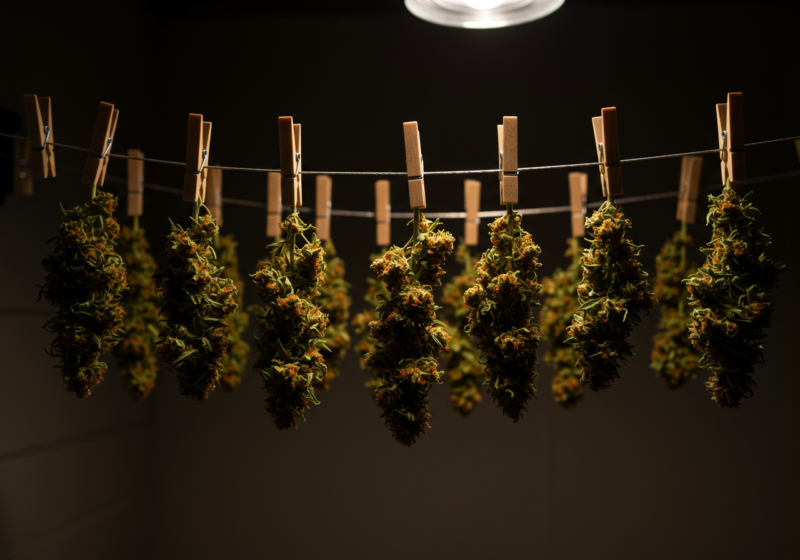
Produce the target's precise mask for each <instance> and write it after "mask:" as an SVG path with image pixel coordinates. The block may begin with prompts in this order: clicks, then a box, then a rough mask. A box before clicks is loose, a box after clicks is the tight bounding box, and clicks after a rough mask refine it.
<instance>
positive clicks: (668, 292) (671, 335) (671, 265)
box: [650, 231, 698, 389]
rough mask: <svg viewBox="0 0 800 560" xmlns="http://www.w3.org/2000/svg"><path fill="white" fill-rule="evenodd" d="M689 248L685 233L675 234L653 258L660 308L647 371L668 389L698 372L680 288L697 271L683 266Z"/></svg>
mask: <svg viewBox="0 0 800 560" xmlns="http://www.w3.org/2000/svg"><path fill="white" fill-rule="evenodd" d="M691 247H692V238H691V237H690V236H688V235H687V234H686V233H685V232H684V231H676V232H675V233H674V234H673V235H672V237H671V238H670V239H667V242H666V243H664V246H663V247H662V248H661V252H660V253H659V254H658V256H657V257H656V283H655V286H654V288H653V289H654V291H655V294H656V297H657V298H658V302H659V303H660V304H661V305H660V307H661V319H660V321H659V323H658V331H657V332H656V335H655V337H653V353H652V354H651V360H652V361H651V362H650V367H651V368H653V369H654V370H655V371H656V375H658V377H660V378H662V379H663V380H664V381H666V383H667V386H668V387H669V388H670V389H675V388H677V387H680V386H681V385H683V384H684V383H685V382H686V381H687V380H689V379H692V378H694V377H695V371H696V370H697V362H698V359H697V355H696V354H695V351H694V349H693V348H692V343H691V341H690V340H689V337H687V336H686V327H687V325H688V324H689V323H691V322H692V319H691V317H690V314H689V308H688V306H687V305H685V303H686V300H687V295H688V294H687V292H686V286H684V285H683V279H684V278H687V277H688V276H689V275H691V274H694V272H695V271H696V270H697V266H695V265H694V263H690V264H687V262H686V252H687V251H688V250H689V249H691Z"/></svg>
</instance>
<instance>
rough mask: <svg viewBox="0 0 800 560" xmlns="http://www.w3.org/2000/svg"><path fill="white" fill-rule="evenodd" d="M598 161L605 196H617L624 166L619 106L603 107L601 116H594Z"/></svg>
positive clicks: (619, 192)
mask: <svg viewBox="0 0 800 560" xmlns="http://www.w3.org/2000/svg"><path fill="white" fill-rule="evenodd" d="M592 128H594V142H595V146H596V147H597V161H599V162H600V183H601V184H602V187H603V196H617V195H621V194H623V193H624V191H623V189H622V167H621V165H620V155H619V154H620V152H619V133H618V128H617V108H616V107H608V108H605V109H603V111H602V112H601V116H599V117H593V118H592Z"/></svg>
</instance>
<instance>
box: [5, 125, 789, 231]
mask: <svg viewBox="0 0 800 560" xmlns="http://www.w3.org/2000/svg"><path fill="white" fill-rule="evenodd" d="M0 136H2V137H6V138H14V139H20V140H27V138H26V137H24V136H19V135H16V134H7V133H0ZM798 139H800V136H792V137H789V138H778V139H774V140H762V141H760V142H750V143H748V144H745V146H746V147H753V146H761V145H765V144H774V143H777V142H789V141H793V140H798ZM48 144H50V145H53V146H55V147H58V148H64V149H67V150H75V151H80V152H87V153H88V152H89V150H88V149H87V148H81V147H79V146H71V145H68V144H61V143H58V142H48ZM721 151H722V150H720V149H713V150H700V151H694V152H683V153H679V154H667V155H660V156H647V157H641V158H630V159H623V160H620V161H621V163H638V162H642V161H653V160H659V159H673V158H679V157H683V156H688V155H703V154H715V153H719V152H721ZM2 155H3V156H6V157H11V156H10V155H8V154H2ZM108 155H109V157H116V158H121V159H134V160H141V161H145V162H150V163H160V164H165V165H175V166H181V167H185V165H186V164H185V163H184V162H176V161H168V160H161V159H155V158H139V157H134V156H127V155H122V154H113V153H109V154H108ZM598 165H599V163H598V162H592V163H573V164H566V165H549V166H538V167H520V168H519V171H520V172H523V171H541V170H552V169H577V168H582V167H596V166H598ZM206 168H207V169H223V170H230V171H253V172H259V173H280V169H260V168H250V167H228V166H212V165H208V166H206ZM58 169H60V170H62V171H66V172H68V173H76V174H82V170H80V169H77V168H74V167H69V166H63V165H59V166H58ZM499 171H500V170H499V169H482V170H465V171H427V172H425V175H471V174H485V173H499ZM301 174H304V175H366V176H387V175H403V176H405V175H407V173H406V172H404V171H386V172H378V171H363V172H362V171H301ZM799 175H800V171H792V172H788V173H779V174H775V175H768V176H765V177H758V178H756V179H749V180H748V181H746V183H745V184H756V183H764V182H769V181H777V180H780V179H785V178H791V177H796V176H799ZM106 181H109V182H112V183H117V184H127V180H126V179H122V178H119V177H113V176H106ZM143 186H144V188H145V189H148V190H153V191H160V192H167V193H172V194H178V195H183V190H182V189H178V188H175V187H167V186H164V185H157V184H155V183H148V182H144V184H143ZM715 188H719V185H709V186H705V187H701V191H710V190H713V189H715ZM677 196H678V191H677V190H674V191H666V192H661V193H654V194H647V195H640V196H629V197H620V198H617V201H618V202H619V203H620V204H626V203H627V204H630V203H635V202H645V201H649V200H658V199H665V198H675V197H677ZM222 202H223V204H230V205H236V206H249V207H253V208H262V209H264V208H266V203H264V202H259V201H255V200H245V199H239V198H230V197H223V198H222ZM601 205H602V201H599V202H591V203H588V204H587V205H586V207H587V208H599V207H600V206H601ZM298 210H299V211H300V212H311V209H310V208H307V207H300V208H298ZM570 211H571V207H570V206H569V205H565V206H547V207H539V208H520V209H518V210H517V212H518V213H519V214H522V215H538V214H555V213H561V212H570ZM330 213H331V215H332V216H346V217H355V218H373V219H374V218H375V212H372V211H368V210H363V211H362V210H340V209H333V208H332V209H331V210H330ZM504 213H505V210H500V209H498V210H485V211H481V212H478V217H479V218H493V217H497V216H501V215H503V214H504ZM426 216H429V217H430V218H441V219H459V218H466V212H430V213H426ZM390 217H391V218H398V219H411V218H412V217H413V213H412V212H391V213H390Z"/></svg>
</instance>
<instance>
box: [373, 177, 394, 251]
mask: <svg viewBox="0 0 800 560" xmlns="http://www.w3.org/2000/svg"><path fill="white" fill-rule="evenodd" d="M390 194H391V191H390V185H389V181H387V180H385V179H383V180H381V181H375V244H376V245H377V246H378V247H388V246H389V245H391V244H392V222H391V219H392V217H391V216H392V198H391V196H390Z"/></svg>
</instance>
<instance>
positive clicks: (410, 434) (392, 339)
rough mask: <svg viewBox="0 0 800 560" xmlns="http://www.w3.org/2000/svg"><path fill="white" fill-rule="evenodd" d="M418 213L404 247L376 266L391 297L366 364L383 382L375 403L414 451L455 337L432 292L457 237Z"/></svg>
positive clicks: (375, 324) (373, 331)
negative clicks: (444, 355) (440, 357)
mask: <svg viewBox="0 0 800 560" xmlns="http://www.w3.org/2000/svg"><path fill="white" fill-rule="evenodd" d="M438 225H439V222H438V220H437V221H436V222H433V223H431V222H429V221H428V220H426V219H425V217H424V216H422V213H421V212H420V210H419V209H415V210H414V233H413V234H412V237H411V239H410V240H409V242H408V243H407V244H406V246H405V247H403V248H400V247H396V246H395V247H391V248H390V249H389V250H388V251H386V253H384V255H383V256H382V257H381V258H378V259H376V260H375V262H373V263H372V267H371V268H372V270H373V271H375V273H376V274H377V276H378V280H380V281H381V282H383V283H384V284H385V285H386V289H387V290H388V292H389V293H388V296H386V297H382V298H381V300H382V301H381V304H380V305H379V306H378V308H377V309H376V313H377V315H378V319H377V320H375V321H372V322H371V323H370V335H371V336H372V338H373V339H375V346H374V347H373V348H372V349H371V350H370V351H369V352H368V353H367V355H366V358H365V362H366V364H367V365H368V366H369V367H371V368H372V371H373V372H374V373H375V376H376V377H377V378H378V386H377V389H376V390H375V400H376V402H377V403H378V406H380V407H381V409H383V415H382V417H383V418H384V419H385V421H386V427H388V428H389V429H390V430H391V431H392V435H393V436H394V438H395V439H396V440H397V441H398V442H399V443H401V444H403V445H406V446H411V445H412V444H413V443H414V442H415V441H416V440H417V438H418V437H419V436H420V435H422V434H423V433H424V432H425V428H429V427H430V424H429V423H428V419H429V418H430V414H429V413H428V391H430V388H431V386H432V385H433V384H434V383H441V377H442V373H443V372H441V371H437V368H438V365H439V364H438V361H437V359H436V356H437V354H438V353H439V352H442V351H445V352H446V351H447V350H448V346H447V341H448V339H449V338H450V337H449V336H448V334H447V333H446V332H445V330H444V324H443V323H442V322H441V321H438V320H436V310H437V309H439V307H438V306H437V305H436V304H435V303H434V300H433V292H432V287H434V286H439V285H441V280H440V277H441V276H442V275H443V274H444V270H443V269H442V267H441V265H442V264H443V263H444V260H445V258H446V256H447V254H448V253H450V252H452V251H453V241H454V239H453V236H452V235H450V234H449V233H448V232H446V231H436V228H437V226H438Z"/></svg>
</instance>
